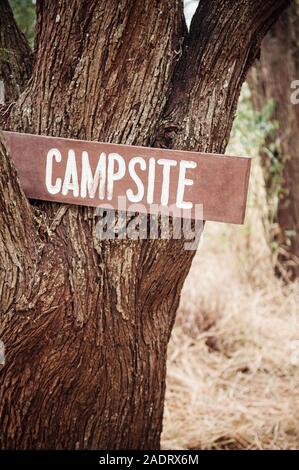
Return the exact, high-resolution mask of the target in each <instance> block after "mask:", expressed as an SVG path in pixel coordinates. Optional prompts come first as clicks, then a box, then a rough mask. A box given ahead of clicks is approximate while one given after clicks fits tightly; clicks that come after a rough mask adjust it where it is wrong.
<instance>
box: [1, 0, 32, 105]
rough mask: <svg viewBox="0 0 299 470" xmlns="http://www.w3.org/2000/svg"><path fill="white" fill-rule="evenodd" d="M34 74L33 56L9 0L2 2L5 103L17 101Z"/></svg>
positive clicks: (2, 72) (2, 76)
mask: <svg viewBox="0 0 299 470" xmlns="http://www.w3.org/2000/svg"><path fill="white" fill-rule="evenodd" d="M31 72H32V54H31V50H30V47H29V46H28V44H27V43H26V40H25V37H24V35H23V34H22V33H21V32H20V31H19V29H18V27H17V25H16V23H15V21H14V18H13V14H12V11H11V8H10V6H9V3H8V1H7V0H1V2H0V82H2V83H3V84H4V103H0V105H1V104H2V105H3V104H7V103H10V102H11V101H15V100H16V99H17V98H18V96H19V94H20V92H21V91H23V88H24V86H25V84H26V82H27V80H28V79H29V77H30V75H31Z"/></svg>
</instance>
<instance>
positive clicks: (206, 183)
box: [4, 132, 250, 224]
mask: <svg viewBox="0 0 299 470" xmlns="http://www.w3.org/2000/svg"><path fill="white" fill-rule="evenodd" d="M4 135H5V138H6V142H7V147H8V149H9V151H10V154H11V157H12V159H13V160H14V162H15V165H16V168H17V171H18V174H19V178H20V181H21V185H22V187H23V189H24V192H25V194H26V195H27V197H28V198H31V199H41V200H45V201H55V202H62V203H69V204H79V205H84V206H93V207H106V208H111V207H113V208H114V209H125V210H129V211H138V212H150V213H157V212H166V213H167V211H169V214H170V215H174V216H180V217H187V218H194V219H199V218H200V219H203V220H213V221H218V222H230V223H237V224H241V223H243V221H244V216H245V208H246V199H247V191H248V180H249V173H250V159H249V158H247V157H233V156H228V155H215V154H203V153H197V152H184V151H178V150H165V149H157V148H145V147H133V146H129V145H116V144H107V143H99V142H86V141H81V140H72V139H61V138H54V137H46V136H37V135H29V134H19V133H15V132H4ZM120 200H121V201H122V202H123V203H125V204H124V207H120V203H119V201H120ZM201 205H202V212H201V211H197V210H196V208H198V207H200V206H201Z"/></svg>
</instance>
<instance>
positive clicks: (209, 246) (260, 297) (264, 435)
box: [162, 164, 299, 449]
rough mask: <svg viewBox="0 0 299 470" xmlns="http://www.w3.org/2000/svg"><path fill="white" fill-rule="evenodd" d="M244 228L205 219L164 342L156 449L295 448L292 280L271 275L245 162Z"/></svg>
mask: <svg viewBox="0 0 299 470" xmlns="http://www.w3.org/2000/svg"><path fill="white" fill-rule="evenodd" d="M253 182H254V183H253V185H252V191H251V196H250V204H249V205H250V208H249V211H248V218H247V225H246V226H245V227H233V226H225V225H221V224H214V223H208V224H207V226H206V229H205V238H204V241H203V244H202V246H201V248H200V250H199V252H198V253H197V255H196V257H195V259H194V263H193V267H192V270H191V272H190V275H189V277H188V279H187V282H186V284H185V287H184V291H183V295H182V301H181V307H180V311H179V314H178V318H177V322H176V326H175V329H174V334H173V336H172V340H171V343H170V346H169V355H168V381H167V395H166V409H165V419H164V432H163V440H162V445H163V448H166V449H228V448H233V449H299V285H298V284H294V285H289V286H284V285H283V284H282V282H280V281H279V280H277V279H276V278H275V277H274V275H273V271H272V265H271V253H270V252H269V249H268V247H267V243H266V241H265V232H264V227H263V222H262V221H263V217H262V215H263V208H264V202H263V201H264V195H263V193H262V192H261V191H262V189H261V188H262V185H261V184H260V182H261V181H260V174H259V167H258V165H257V164H255V165H254V169H253Z"/></svg>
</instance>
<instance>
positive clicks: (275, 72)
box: [249, 0, 299, 279]
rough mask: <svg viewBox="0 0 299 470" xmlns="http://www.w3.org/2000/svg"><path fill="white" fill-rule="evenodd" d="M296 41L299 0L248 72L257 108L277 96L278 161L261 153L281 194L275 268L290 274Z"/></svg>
mask: <svg viewBox="0 0 299 470" xmlns="http://www.w3.org/2000/svg"><path fill="white" fill-rule="evenodd" d="M298 43H299V2H298V0H296V1H294V2H293V3H292V5H291V7H290V8H289V9H288V10H287V11H286V12H284V13H283V15H282V16H281V18H280V19H279V21H278V22H277V24H276V25H275V26H274V27H273V28H272V29H271V31H270V32H269V34H268V35H267V36H266V38H265V39H264V41H263V43H262V49H261V57H260V60H259V62H258V63H257V65H256V67H254V69H252V72H251V73H250V77H249V85H250V88H251V91H252V96H253V103H254V107H255V109H257V110H258V111H261V110H262V109H263V107H264V106H265V105H266V104H267V102H269V101H270V100H273V101H274V106H275V107H274V112H273V119H274V120H276V121H277V122H278V125H279V128H278V129H277V131H276V132H275V134H274V135H271V136H269V137H268V139H267V140H268V143H269V144H270V143H273V141H275V140H276V139H279V142H280V146H279V147H278V148H277V149H276V155H275V157H276V159H277V160H278V161H279V165H277V164H276V165H275V166H274V164H273V162H271V160H270V158H269V157H268V156H267V155H263V158H262V163H263V167H264V170H265V177H266V186H267V188H268V192H269V197H270V199H271V198H272V197H273V196H274V197H275V196H278V208H277V214H274V216H275V222H276V223H277V224H278V230H275V233H274V237H275V239H276V240H277V241H278V243H279V246H280V253H279V256H278V266H277V268H278V270H279V272H280V273H282V274H283V275H284V277H285V278H291V279H293V278H296V277H298V276H299V185H298V181H299V154H298V148H299V104H296V103H294V102H292V100H291V95H292V94H294V90H293V89H292V88H291V84H292V82H293V81H295V80H298V78H299V49H298ZM297 95H298V93H297ZM275 167H276V170H275ZM278 178H279V181H277V180H278ZM273 192H274V194H273Z"/></svg>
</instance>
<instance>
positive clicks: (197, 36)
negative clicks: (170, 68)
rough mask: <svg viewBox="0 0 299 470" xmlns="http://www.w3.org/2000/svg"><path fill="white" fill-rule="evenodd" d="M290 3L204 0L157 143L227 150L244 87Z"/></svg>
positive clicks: (198, 11)
mask: <svg viewBox="0 0 299 470" xmlns="http://www.w3.org/2000/svg"><path fill="white" fill-rule="evenodd" d="M288 3H289V1H288V0H266V1H263V2H260V1H259V0H237V1H234V2H231V1H230V0H217V1H216V0H215V1H213V2H211V1H209V0H201V1H200V3H199V6H198V8H197V10H196V13H195V15H194V17H193V20H192V23H191V28H190V34H189V36H188V37H187V39H186V41H185V44H184V53H183V55H182V58H181V60H180V62H179V64H178V66H177V68H176V72H175V75H174V80H173V87H172V92H171V94H170V97H169V99H168V102H167V105H166V108H165V112H164V118H163V120H162V122H161V125H160V129H159V132H158V136H157V141H156V143H157V145H160V146H165V147H172V148H174V147H175V148H182V149H188V150H191V149H194V150H201V151H210V152H211V151H212V152H221V153H222V152H223V151H224V150H225V147H226V145H227V141H228V137H229V134H230V130H231V126H232V122H233V117H234V114H235V111H236V107H237V102H238V98H239V94H240V90H241V86H242V84H243V82H244V80H245V78H246V74H247V71H248V69H249V68H250V66H251V65H252V63H253V61H254V59H255V57H256V56H257V55H258V53H259V48H260V43H261V40H262V39H263V37H264V36H265V34H266V33H267V31H268V29H269V28H270V27H271V25H272V24H273V23H274V22H275V21H276V19H277V18H278V17H279V15H280V13H281V12H282V11H283V10H284V8H286V7H287V5H288Z"/></svg>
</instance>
